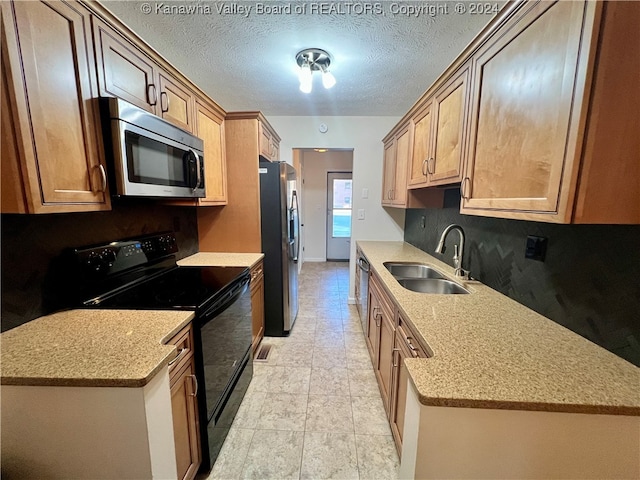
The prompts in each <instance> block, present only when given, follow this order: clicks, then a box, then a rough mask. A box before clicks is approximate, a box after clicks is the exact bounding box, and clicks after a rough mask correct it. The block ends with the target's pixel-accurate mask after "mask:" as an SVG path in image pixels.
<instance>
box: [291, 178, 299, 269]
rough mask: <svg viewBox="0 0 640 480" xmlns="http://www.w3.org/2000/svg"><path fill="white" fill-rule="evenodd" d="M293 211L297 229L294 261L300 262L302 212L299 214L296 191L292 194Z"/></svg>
mask: <svg viewBox="0 0 640 480" xmlns="http://www.w3.org/2000/svg"><path fill="white" fill-rule="evenodd" d="M291 209H292V210H293V212H294V214H295V217H296V229H295V231H294V235H293V240H292V241H294V242H295V245H294V249H293V261H294V262H296V263H297V262H298V255H299V254H300V212H298V193H297V192H296V191H295V190H294V191H293V192H291Z"/></svg>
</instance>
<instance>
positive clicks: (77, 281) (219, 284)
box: [60, 233, 253, 472]
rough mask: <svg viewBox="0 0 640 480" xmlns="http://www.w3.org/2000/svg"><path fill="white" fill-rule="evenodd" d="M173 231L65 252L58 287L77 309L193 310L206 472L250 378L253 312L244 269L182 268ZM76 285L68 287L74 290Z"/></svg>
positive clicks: (245, 269) (69, 303) (248, 275)
mask: <svg viewBox="0 0 640 480" xmlns="http://www.w3.org/2000/svg"><path fill="white" fill-rule="evenodd" d="M177 252H178V247H177V242H176V238H175V235H174V234H173V233H161V234H155V235H150V236H145V237H142V238H135V239H127V240H119V241H115V242H108V243H104V244H101V245H92V246H88V247H80V248H75V249H72V250H69V251H66V252H65V253H64V254H63V255H62V257H61V258H62V259H61V261H60V266H61V267H62V268H60V271H63V272H65V275H66V277H67V278H66V280H65V281H62V282H61V285H64V286H65V288H64V290H65V291H66V292H73V298H72V299H71V300H70V301H68V302H67V304H68V306H73V307H75V308H77V307H80V308H104V309H122V310H129V309H133V310H193V311H194V312H195V319H194V321H193V325H194V356H195V363H196V377H197V380H198V384H199V385H204V387H205V388H204V389H202V388H201V389H200V393H199V394H198V408H199V418H200V438H201V442H202V464H201V468H200V471H205V472H206V471H208V470H210V468H211V467H212V466H213V463H214V461H215V459H216V457H217V455H218V453H219V451H220V448H221V447H222V443H223V442H224V439H225V437H226V435H227V433H228V430H229V428H230V427H231V423H232V421H233V418H234V416H235V413H236V412H237V409H238V407H239V406H240V403H241V401H242V398H243V397H244V394H245V392H246V389H247V387H248V385H249V382H250V381H251V377H252V373H253V368H252V362H251V337H252V311H251V293H250V289H249V283H250V278H251V277H250V274H249V269H248V268H246V267H202V266H178V265H177V264H176V260H175V256H174V254H175V253H177ZM70 287H71V288H70Z"/></svg>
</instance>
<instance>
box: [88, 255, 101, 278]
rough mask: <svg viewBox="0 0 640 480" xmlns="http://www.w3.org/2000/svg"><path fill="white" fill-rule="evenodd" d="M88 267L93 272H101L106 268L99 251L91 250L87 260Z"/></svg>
mask: <svg viewBox="0 0 640 480" xmlns="http://www.w3.org/2000/svg"><path fill="white" fill-rule="evenodd" d="M85 266H86V268H87V269H88V270H89V271H90V272H93V273H99V272H102V271H103V270H104V267H103V262H102V258H101V256H100V254H98V253H97V252H91V253H90V254H89V256H88V257H87V259H86V260H85Z"/></svg>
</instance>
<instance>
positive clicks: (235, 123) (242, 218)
mask: <svg viewBox="0 0 640 480" xmlns="http://www.w3.org/2000/svg"><path fill="white" fill-rule="evenodd" d="M265 132H268V133H269V134H270V136H271V138H272V139H273V141H275V142H276V143H277V142H279V141H280V137H279V136H278V135H277V133H276V132H275V130H274V129H273V128H272V127H271V125H270V124H269V122H268V121H267V119H266V118H265V117H264V115H263V114H262V113H260V112H230V113H227V115H226V117H225V119H224V135H225V143H224V146H225V149H226V152H225V155H226V171H227V205H226V206H225V207H224V208H200V209H198V240H199V245H200V251H203V252H207V251H209V252H261V251H262V231H261V226H260V225H261V224H260V221H261V219H260V173H259V170H258V169H259V162H260V156H263V157H264V153H265V151H264V146H265V143H264V135H263V134H264V133H265ZM271 151H272V152H273V151H274V150H273V149H272V150H271ZM276 152H277V151H276ZM205 156H206V144H205ZM276 159H277V157H275V158H269V159H268V160H276ZM206 188H207V191H208V189H209V187H208V186H207V187H206Z"/></svg>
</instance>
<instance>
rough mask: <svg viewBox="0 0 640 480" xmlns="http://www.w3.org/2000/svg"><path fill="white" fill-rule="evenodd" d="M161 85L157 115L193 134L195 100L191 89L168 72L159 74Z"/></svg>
mask: <svg viewBox="0 0 640 480" xmlns="http://www.w3.org/2000/svg"><path fill="white" fill-rule="evenodd" d="M158 83H159V85H160V98H159V99H158V103H159V107H160V109H159V111H157V114H158V115H160V116H161V117H162V118H164V119H165V120H167V121H169V122H171V123H173V124H174V125H176V126H178V127H180V128H183V129H185V130H186V131H188V132H191V133H193V132H194V131H195V128H194V126H193V123H194V119H193V108H194V98H193V96H192V95H191V92H190V91H189V89H188V88H187V87H186V86H185V85H183V84H182V83H181V82H179V81H178V80H176V79H175V78H173V77H172V76H171V75H169V74H168V73H166V72H163V71H160V73H159V74H158Z"/></svg>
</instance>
